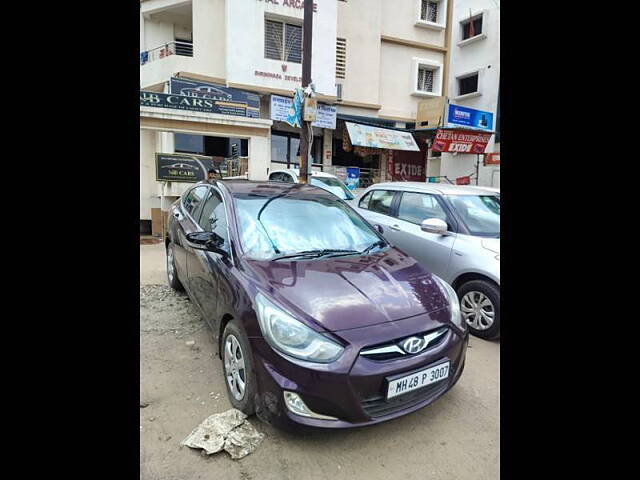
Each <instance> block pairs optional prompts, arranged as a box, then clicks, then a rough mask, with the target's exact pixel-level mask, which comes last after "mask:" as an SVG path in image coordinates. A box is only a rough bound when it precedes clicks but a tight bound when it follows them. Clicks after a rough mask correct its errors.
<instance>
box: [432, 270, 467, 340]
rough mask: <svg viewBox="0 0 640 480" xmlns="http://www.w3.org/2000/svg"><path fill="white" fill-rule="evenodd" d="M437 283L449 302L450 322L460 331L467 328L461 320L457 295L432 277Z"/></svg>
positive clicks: (450, 287)
mask: <svg viewBox="0 0 640 480" xmlns="http://www.w3.org/2000/svg"><path fill="white" fill-rule="evenodd" d="M433 277H434V278H435V279H436V280H437V281H438V283H439V284H440V285H441V286H442V289H443V290H444V293H445V295H446V296H447V299H448V300H449V310H450V311H451V321H452V322H453V324H454V325H455V326H456V327H458V328H459V329H460V330H464V329H466V327H467V324H466V322H464V321H463V319H462V313H461V312H460V300H458V294H457V293H456V291H455V290H454V289H453V287H452V286H451V285H449V284H448V283H447V282H445V281H444V280H443V279H441V278H440V277H437V276H436V275H434V276H433Z"/></svg>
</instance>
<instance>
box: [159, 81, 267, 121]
mask: <svg viewBox="0 0 640 480" xmlns="http://www.w3.org/2000/svg"><path fill="white" fill-rule="evenodd" d="M169 93H170V94H171V95H183V96H185V97H195V98H206V99H209V100H213V101H214V102H215V103H216V104H217V105H218V106H219V107H220V108H221V109H224V110H227V112H225V113H226V114H227V115H235V116H240V117H249V118H260V96H259V95H256V94H255V93H250V92H245V91H243V90H238V89H237V88H229V87H225V86H224V85H217V84H215V83H207V82H201V81H200V80H189V79H185V78H177V77H171V79H170V80H169Z"/></svg>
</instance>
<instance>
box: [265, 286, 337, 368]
mask: <svg viewBox="0 0 640 480" xmlns="http://www.w3.org/2000/svg"><path fill="white" fill-rule="evenodd" d="M256 306H257V313H258V323H259V324H260V330H262V335H264V338H265V340H266V341H267V342H268V343H269V345H271V346H272V347H273V348H275V349H276V350H279V351H281V352H282V353H286V354H287V355H291V356H292V357H296V358H300V359H301V360H307V361H309V362H318V363H329V362H333V361H334V360H337V359H338V357H340V355H342V352H343V351H344V348H343V347H341V346H340V345H338V344H337V343H335V342H332V341H331V340H329V339H327V338H325V337H324V336H322V335H321V334H319V333H318V332H316V331H314V330H312V329H310V328H309V327H307V326H306V325H304V324H303V323H301V322H299V321H298V320H296V319H295V318H293V317H292V316H291V315H289V314H288V313H286V312H285V311H283V310H282V309H280V308H278V307H277V306H276V305H274V304H273V303H272V302H270V301H269V300H267V299H266V298H265V297H264V295H262V294H261V293H258V294H257V295H256Z"/></svg>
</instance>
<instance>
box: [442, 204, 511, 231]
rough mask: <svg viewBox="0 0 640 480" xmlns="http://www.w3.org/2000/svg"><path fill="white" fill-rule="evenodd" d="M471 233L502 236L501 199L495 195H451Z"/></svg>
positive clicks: (454, 205)
mask: <svg viewBox="0 0 640 480" xmlns="http://www.w3.org/2000/svg"><path fill="white" fill-rule="evenodd" d="M449 201H450V202H451V205H453V208H454V209H455V210H456V212H457V213H458V215H459V216H460V217H461V218H462V221H463V222H464V224H465V225H466V227H467V229H468V230H469V232H470V233H471V235H476V236H479V237H497V238H500V199H499V198H498V197H496V196H495V195H449Z"/></svg>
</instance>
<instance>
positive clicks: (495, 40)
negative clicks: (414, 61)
mask: <svg viewBox="0 0 640 480" xmlns="http://www.w3.org/2000/svg"><path fill="white" fill-rule="evenodd" d="M451 35H452V38H451V62H450V64H451V72H450V75H449V95H448V100H449V104H450V105H457V106H460V107H463V108H471V109H474V110H476V111H479V112H488V114H492V115H493V119H494V122H493V125H488V126H487V127H488V128H487V130H490V131H494V132H496V133H495V134H494V135H492V137H491V139H490V141H489V143H488V145H487V147H486V149H485V152H486V153H485V155H474V154H461V153H458V154H455V155H454V154H452V153H442V156H441V160H440V165H438V164H437V162H435V163H434V164H433V165H432V167H433V170H432V172H433V173H432V174H434V175H443V176H447V177H448V178H450V179H456V178H460V177H467V176H472V180H471V183H472V184H476V183H477V184H478V185H483V186H493V187H500V164H499V158H500V157H499V153H500V133H499V126H500V119H499V113H500V112H499V92H500V2H499V0H455V2H454V4H453V18H452V27H451ZM487 118H489V115H487ZM485 163H486V165H485ZM430 173H431V172H430Z"/></svg>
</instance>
